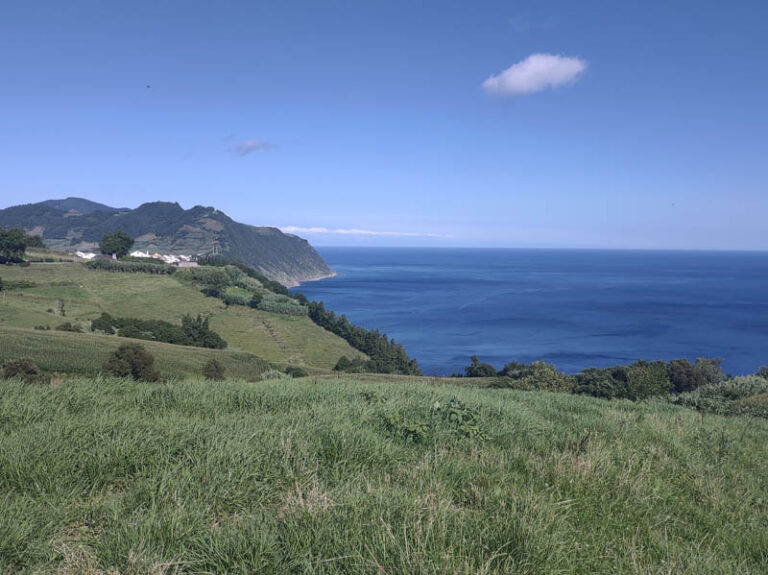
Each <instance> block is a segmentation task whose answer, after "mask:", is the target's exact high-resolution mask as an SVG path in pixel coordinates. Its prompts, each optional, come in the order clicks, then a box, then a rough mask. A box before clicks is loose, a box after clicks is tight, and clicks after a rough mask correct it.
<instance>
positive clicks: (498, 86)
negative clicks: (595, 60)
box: [482, 54, 587, 95]
mask: <svg viewBox="0 0 768 575" xmlns="http://www.w3.org/2000/svg"><path fill="white" fill-rule="evenodd" d="M586 69H587V63H586V62H585V61H584V60H582V59H580V58H570V57H568V56H557V55H555V54H531V55H530V56H528V57H527V58H526V59H525V60H522V61H520V62H518V63H516V64H513V65H512V66H510V67H509V68H507V69H506V70H504V71H502V72H500V73H499V74H496V75H495V76H491V77H490V78H488V79H487V80H486V81H485V82H483V86H482V87H483V90H485V92H486V93H488V94H501V95H515V94H533V93H534V92H541V91H542V90H546V89H547V88H554V87H556V86H561V85H563V84H568V83H571V82H574V81H576V80H577V79H578V77H579V76H580V75H581V74H582V72H584V70H586Z"/></svg>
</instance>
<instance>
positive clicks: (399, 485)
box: [0, 379, 768, 573]
mask: <svg viewBox="0 0 768 575" xmlns="http://www.w3.org/2000/svg"><path fill="white" fill-rule="evenodd" d="M454 411H455V413H454ZM467 422H470V423H471V424H472V425H474V426H477V427H478V428H479V429H480V431H481V433H470V432H467V431H466V430H463V429H462V425H463V424H464V423H467ZM409 429H420V430H421V431H420V432H419V433H410V432H408V430H409ZM767 440H768V422H767V421H765V420H759V419H750V418H741V417H732V418H723V417H719V416H715V415H706V416H703V417H702V416H701V415H700V414H698V413H696V412H694V411H692V410H689V409H683V408H679V407H676V406H672V405H669V404H664V403H642V402H641V403H631V402H628V401H621V400H619V401H613V402H605V401H602V400H599V399H594V398H589V397H576V396H571V395H566V394H552V393H546V392H519V391H509V390H488V389H476V388H461V387H456V386H450V385H442V386H439V387H438V386H430V385H425V384H421V385H410V384H403V385H392V384H386V383H385V384H382V383H359V382H356V381H349V380H338V379H321V380H319V381H317V382H316V383H315V382H314V380H312V379H308V380H299V381H278V382H261V383H257V384H248V383H243V382H237V381H227V382H223V383H217V384H212V383H205V382H197V381H188V382H181V383H173V384H160V385H157V384H136V383H130V382H123V381H117V380H99V379H79V380H73V381H68V382H65V383H63V384H60V385H58V386H25V385H23V384H20V383H13V382H0V499H1V500H2V510H3V513H2V514H0V571H2V572H14V571H21V570H26V571H29V572H54V571H61V572H69V573H96V572H99V571H100V570H101V571H107V570H109V569H114V570H118V571H119V572H123V573H148V572H189V573H222V572H230V573H288V572H290V573H339V572H342V573H492V572H493V573H764V572H766V570H767V569H768V553H767V551H768V499H766V496H765V494H766V492H767V488H768V474H766V463H765V462H766V460H768V449H767V448H766V445H767V444H768V441H767Z"/></svg>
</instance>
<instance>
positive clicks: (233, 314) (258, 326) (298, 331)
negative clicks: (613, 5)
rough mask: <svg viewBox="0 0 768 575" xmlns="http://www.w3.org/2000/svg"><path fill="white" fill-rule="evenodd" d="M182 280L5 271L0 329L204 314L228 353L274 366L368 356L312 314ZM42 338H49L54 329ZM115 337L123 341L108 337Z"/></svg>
mask: <svg viewBox="0 0 768 575" xmlns="http://www.w3.org/2000/svg"><path fill="white" fill-rule="evenodd" d="M181 275H182V274H179V276H178V277H177V276H176V275H153V274H146V273H111V272H105V271H98V270H93V269H89V268H88V267H87V266H85V265H84V264H82V263H66V262H65V263H48V264H45V263H40V264H31V265H30V266H28V267H22V266H2V267H0V277H2V280H3V282H4V283H5V285H6V287H7V289H6V291H5V292H4V293H3V295H2V297H0V329H3V328H9V327H10V328H25V329H27V330H31V329H32V328H34V327H50V328H51V330H54V329H55V328H56V327H57V326H58V325H60V324H62V323H64V322H70V323H72V324H74V325H76V326H80V327H81V328H82V329H83V330H84V331H89V326H90V322H91V321H92V320H94V319H96V318H98V317H99V316H100V315H101V313H102V312H107V313H109V314H110V315H112V316H115V317H130V318H138V319H147V320H164V321H168V322H171V323H174V324H178V323H179V321H180V320H181V318H182V316H184V315H185V314H190V315H197V314H202V315H204V316H210V318H211V327H212V328H213V329H214V330H215V331H216V332H218V333H219V334H220V335H221V337H222V338H224V340H225V341H227V342H228V344H229V346H228V350H229V351H239V352H246V353H249V354H253V355H257V356H259V357H261V358H263V359H265V360H267V361H270V362H275V363H278V364H285V365H287V364H292V365H304V366H308V367H314V368H321V369H331V368H332V367H333V366H334V365H335V364H336V362H337V361H338V359H339V358H340V357H341V356H342V355H346V356H347V357H359V356H361V354H360V353H359V352H357V351H356V350H354V349H352V348H351V347H350V346H349V344H348V343H347V342H345V341H344V340H343V339H341V338H339V337H337V336H335V335H333V334H331V333H329V332H328V331H326V330H324V329H322V328H320V327H319V326H317V325H315V324H314V323H312V321H311V320H310V319H309V318H308V317H306V316H304V317H294V316H290V315H284V314H281V313H273V312H269V311H263V310H259V309H250V308H248V307H243V306H230V307H227V306H226V305H225V304H224V303H223V302H222V300H221V299H217V298H212V297H206V296H204V295H203V294H202V293H201V292H200V291H199V290H198V289H196V287H195V286H194V285H193V284H191V283H189V282H187V281H184V280H183V278H182V277H181ZM62 306H63V313H64V315H62V313H61V311H60V308H61V307H62ZM35 334H37V335H38V336H39V337H47V336H50V335H53V334H54V331H50V332H49V331H36V332H35ZM109 339H113V340H118V338H116V337H114V336H109V337H105V340H109Z"/></svg>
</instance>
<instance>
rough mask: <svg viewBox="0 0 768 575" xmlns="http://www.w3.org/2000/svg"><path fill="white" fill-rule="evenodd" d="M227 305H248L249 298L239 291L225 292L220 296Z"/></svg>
mask: <svg viewBox="0 0 768 575" xmlns="http://www.w3.org/2000/svg"><path fill="white" fill-rule="evenodd" d="M221 299H222V300H223V301H224V303H225V304H227V305H245V306H247V305H249V303H250V301H251V298H250V297H248V296H245V295H242V294H239V293H225V294H224V296H223V297H222V298H221Z"/></svg>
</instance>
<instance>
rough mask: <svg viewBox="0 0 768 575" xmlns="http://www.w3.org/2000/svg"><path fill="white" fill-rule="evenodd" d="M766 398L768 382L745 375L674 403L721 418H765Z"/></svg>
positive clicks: (709, 387)
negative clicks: (738, 416)
mask: <svg viewBox="0 0 768 575" xmlns="http://www.w3.org/2000/svg"><path fill="white" fill-rule="evenodd" d="M765 396H768V380H765V379H763V378H762V377H757V376H754V375H747V376H744V377H735V378H733V379H730V380H727V381H721V382H719V383H710V384H708V385H704V386H702V387H700V388H698V389H697V390H695V391H692V392H689V393H681V394H680V395H678V396H677V397H676V398H675V399H674V402H675V403H677V404H678V405H684V406H686V407H692V408H694V409H698V410H699V411H709V412H712V413H719V414H722V415H756V416H759V417H768V412H767V411H766V409H765V408H766V397H765Z"/></svg>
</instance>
